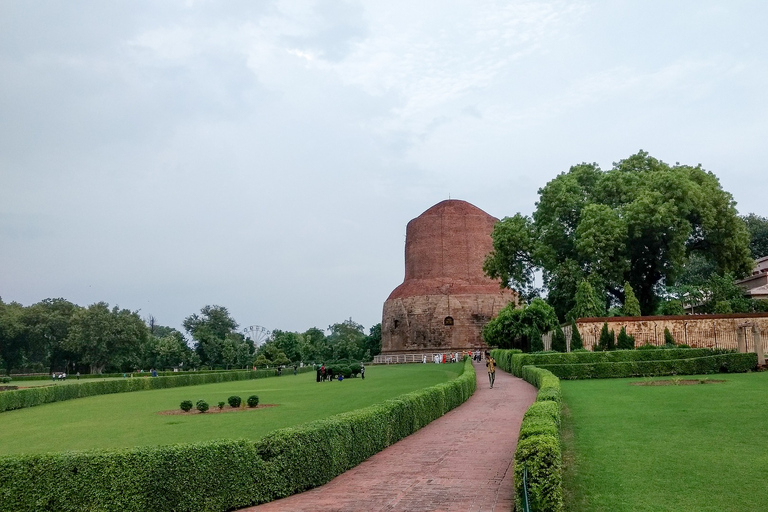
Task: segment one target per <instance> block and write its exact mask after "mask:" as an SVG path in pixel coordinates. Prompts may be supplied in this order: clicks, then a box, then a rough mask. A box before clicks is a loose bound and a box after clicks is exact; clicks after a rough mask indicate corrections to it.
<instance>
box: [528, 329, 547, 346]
mask: <svg viewBox="0 0 768 512" xmlns="http://www.w3.org/2000/svg"><path fill="white" fill-rule="evenodd" d="M530 336H531V352H541V351H543V350H544V343H543V342H542V341H541V332H539V330H538V329H537V328H536V327H532V328H531V333H530Z"/></svg>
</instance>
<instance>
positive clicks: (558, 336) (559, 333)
mask: <svg viewBox="0 0 768 512" xmlns="http://www.w3.org/2000/svg"><path fill="white" fill-rule="evenodd" d="M567 348H568V347H567V346H566V340H565V333H564V332H563V329H562V328H561V327H560V324H557V326H556V327H555V332H553V333H552V350H554V351H555V352H565V351H566V350H567Z"/></svg>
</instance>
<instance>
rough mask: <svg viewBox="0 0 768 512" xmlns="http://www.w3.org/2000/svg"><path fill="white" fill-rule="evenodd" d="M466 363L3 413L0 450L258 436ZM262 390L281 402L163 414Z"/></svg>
mask: <svg viewBox="0 0 768 512" xmlns="http://www.w3.org/2000/svg"><path fill="white" fill-rule="evenodd" d="M461 368H462V365H461V364H445V365H443V364H441V365H434V364H428V365H421V364H412V365H390V366H369V367H367V368H366V372H365V376H366V378H365V380H362V379H360V378H359V377H358V378H352V379H345V380H344V381H343V382H336V381H334V382H322V383H317V382H315V374H314V373H304V374H299V375H297V376H294V375H293V374H292V373H289V374H287V375H283V376H282V377H271V378H266V379H255V380H247V381H237V382H224V383H218V384H205V385H201V386H190V387H180V388H172V389H161V390H152V391H138V392H133V393H119V394H113V395H101V396H95V397H89V398H82V399H78V400H69V401H66V402H58V403H53V404H46V405H41V406H37V407H31V408H28V409H19V410H16V411H8V412H4V413H0V455H4V454H17V453H41V452H53V451H66V450H85V449H91V448H121V447H133V446H145V445H159V444H172V443H181V442H198V441H208V440H211V439H219V438H246V439H254V440H255V439H258V438H260V437H262V436H264V435H265V434H267V433H268V432H270V431H272V430H274V429H277V428H282V427H287V426H291V425H297V424H300V423H305V422H308V421H312V420H316V419H319V418H324V417H327V416H331V415H334V414H338V413H341V412H345V411H350V410H354V409H359V408H361V407H365V406H368V405H370V404H373V403H378V402H382V401H384V400H386V399H389V398H394V397H396V396H398V395H401V394H403V393H408V392H410V391H415V390H417V389H421V388H424V387H427V386H431V385H434V384H437V383H440V382H446V381H448V380H450V379H453V378H455V377H456V376H457V375H458V374H459V371H460V370H461ZM252 394H255V395H258V396H259V400H260V403H261V404H278V406H277V407H270V408H263V409H256V410H248V411H244V412H233V413H224V414H196V415H191V416H164V415H159V414H157V413H158V411H164V410H170V409H178V407H179V403H180V402H181V401H182V400H192V401H193V402H196V401H197V400H198V399H204V400H206V401H207V402H208V403H209V404H210V406H211V407H212V408H213V407H215V406H216V404H217V403H218V402H219V401H226V400H227V397H229V396H230V395H239V396H240V397H241V398H242V399H243V402H245V400H246V398H248V396H250V395H252Z"/></svg>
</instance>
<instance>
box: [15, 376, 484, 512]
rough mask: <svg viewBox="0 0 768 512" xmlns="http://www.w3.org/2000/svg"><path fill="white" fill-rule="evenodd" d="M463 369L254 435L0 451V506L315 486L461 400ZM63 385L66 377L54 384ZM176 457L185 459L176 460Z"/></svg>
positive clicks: (141, 504) (66, 511) (168, 503)
mask: <svg viewBox="0 0 768 512" xmlns="http://www.w3.org/2000/svg"><path fill="white" fill-rule="evenodd" d="M475 385H476V377H475V372H474V368H473V367H472V363H471V361H467V362H465V364H464V372H463V373H462V375H461V376H459V377H458V378H456V379H453V380H451V381H449V382H446V383H442V384H438V385H435V386H432V387H429V388H426V389H423V390H420V391H416V392H413V393H408V394H405V395H402V396H400V397H398V398H396V399H393V400H388V401H386V402H383V403H380V404H376V405H373V406H369V407H366V408H364V409H358V410H356V411H352V412H348V413H343V414H339V415H336V416H332V417H330V418H326V419H323V420H318V421H314V422H311V423H306V424H303V425H300V426H297V427H291V428H285V429H280V430H277V431H274V432H272V433H270V434H269V435H267V436H266V437H264V438H263V439H261V440H259V441H257V442H255V443H254V442H253V441H246V440H241V441H229V440H225V441H212V442H206V443H197V444H179V445H171V446H153V447H146V448H136V449H131V450H117V451H85V452H65V453H57V454H42V455H19V456H5V457H0V474H2V475H6V476H7V475H10V477H6V478H2V479H0V496H3V497H4V499H3V501H2V502H1V503H0V509H2V510H13V511H20V512H23V511H27V510H40V509H46V510H58V511H61V512H70V511H76V510H105V511H111V510H115V511H117V510H125V511H133V510H135V511H140V510H157V511H171V510H188V511H204V510H232V509H237V508H242V507H246V506H249V505H254V504H258V503H264V502H268V501H272V500H274V499H277V498H282V497H285V496H288V495H291V494H294V493H297V492H301V491H304V490H306V489H310V488H312V487H316V486H318V485H322V484H324V483H326V482H328V481H330V480H331V479H333V478H334V477H336V476H338V475H339V474H341V473H342V472H344V471H346V470H347V469H349V468H352V467H354V466H356V465H357V464H359V463H360V462H362V461H363V460H365V459H367V458H369V457H370V456H371V455H373V454H375V453H377V452H379V451H381V450H382V449H384V448H386V447H387V446H390V445H391V444H393V443H395V442H397V441H399V440H400V439H403V438H404V437H406V436H408V435H410V434H412V433H413V432H415V431H416V430H418V429H419V428H421V427H423V426H424V425H426V424H428V423H429V422H431V421H432V420H434V419H437V418H438V417H440V416H442V415H443V414H445V413H446V412H448V411H449V410H451V409H453V408H455V407H456V406H458V405H460V404H461V403H463V402H465V401H466V400H467V399H468V398H469V397H470V396H471V395H472V393H473V392H474V390H475ZM60 387H64V386H60ZM182 462H183V463H182Z"/></svg>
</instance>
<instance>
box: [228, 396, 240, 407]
mask: <svg viewBox="0 0 768 512" xmlns="http://www.w3.org/2000/svg"><path fill="white" fill-rule="evenodd" d="M227 402H229V406H230V407H232V408H234V409H237V408H238V407H240V404H241V403H243V399H242V398H240V397H239V396H237V395H232V396H231V397H229V398H227Z"/></svg>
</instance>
